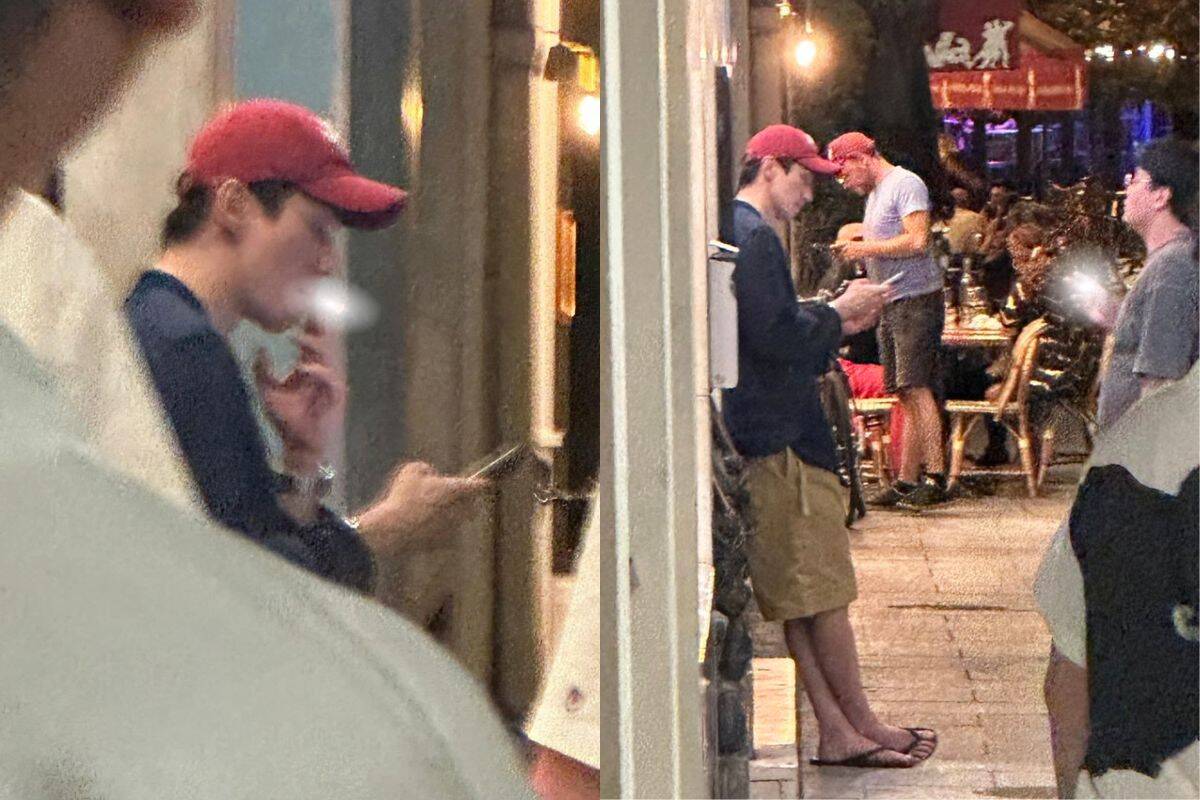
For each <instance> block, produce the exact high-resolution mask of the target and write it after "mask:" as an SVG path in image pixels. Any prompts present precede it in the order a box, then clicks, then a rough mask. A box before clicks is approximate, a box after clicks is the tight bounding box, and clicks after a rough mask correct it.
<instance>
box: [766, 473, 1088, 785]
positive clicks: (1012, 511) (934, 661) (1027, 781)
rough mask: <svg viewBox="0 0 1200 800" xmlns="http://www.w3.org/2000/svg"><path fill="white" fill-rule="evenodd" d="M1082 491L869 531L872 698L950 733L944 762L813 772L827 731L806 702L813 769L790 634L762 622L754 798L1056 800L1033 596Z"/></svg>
mask: <svg viewBox="0 0 1200 800" xmlns="http://www.w3.org/2000/svg"><path fill="white" fill-rule="evenodd" d="M1052 477H1053V476H1052ZM1075 484H1076V480H1075V477H1074V475H1073V474H1071V473H1064V472H1062V471H1059V472H1058V473H1057V479H1056V480H1055V481H1054V482H1052V483H1051V485H1050V486H1049V487H1048V489H1049V491H1048V493H1047V496H1045V497H1040V498H1036V499H1030V498H1027V497H1024V496H1023V493H1022V492H1021V491H1020V487H1019V486H1015V485H1005V486H1003V487H1002V489H1001V491H1000V492H999V493H998V494H996V495H994V496H986V497H977V498H970V499H965V500H959V501H956V502H955V503H952V504H949V505H948V506H946V507H944V508H939V509H937V510H934V511H929V512H924V513H921V514H903V513H887V512H872V513H871V514H869V515H868V516H867V518H865V519H863V520H861V521H859V522H858V523H857V524H856V530H854V531H852V532H851V547H852V551H853V553H854V558H855V566H856V570H857V574H858V579H859V599H858V600H857V601H856V602H855V603H854V604H853V605H852V606H851V615H850V616H851V623H852V624H853V626H854V628H855V633H856V637H857V639H858V642H859V648H860V664H861V669H862V675H863V684H864V686H865V687H866V690H867V693H868V696H869V697H870V698H871V700H872V706H873V707H874V708H875V710H876V712H877V713H878V714H879V716H880V717H881V718H882V719H884V720H885V721H887V722H892V723H895V724H905V725H927V726H932V727H935V728H937V729H938V734H939V746H938V751H937V753H936V754H935V755H934V757H933V758H932V759H931V760H930V761H929V762H928V763H926V764H922V765H921V766H919V767H916V768H914V769H907V770H902V769H892V770H855V769H840V768H828V767H826V768H817V767H813V766H812V765H810V764H808V763H807V758H808V757H809V756H810V755H812V753H813V751H815V748H816V735H815V728H816V724H815V721H814V719H813V717H812V710H811V708H809V705H808V702H807V700H804V701H803V702H802V707H801V726H802V733H803V734H804V735H803V736H802V741H801V749H802V751H803V755H804V757H805V759H804V761H803V763H801V760H800V759H799V758H798V756H797V753H796V748H795V728H796V717H795V712H794V711H793V708H792V704H793V691H794V689H793V687H794V681H795V675H794V669H793V668H792V665H791V661H790V659H788V658H787V649H786V647H785V646H784V644H783V637H782V633H781V626H780V625H778V624H768V623H763V622H762V621H761V620H758V621H757V622H756V623H755V624H754V640H755V655H756V659H755V663H754V670H755V731H754V734H755V735H754V740H755V747H756V758H755V760H754V761H753V762H752V766H751V779H752V781H753V784H752V785H753V791H754V792H755V794H754V796H755V797H770V798H776V797H780V798H783V797H797V796H798V794H797V787H798V785H799V784H798V782H797V780H796V779H797V776H800V777H802V779H803V785H804V795H803V796H804V797H826V798H841V797H848V798H856V800H868V799H871V800H874V798H992V797H1000V798H1040V797H1053V796H1054V774H1053V768H1052V765H1051V759H1050V746H1049V728H1048V723H1047V721H1046V712H1045V706H1044V703H1043V701H1042V680H1043V677H1044V675H1045V664H1046V660H1045V659H1046V654H1047V652H1048V650H1049V635H1048V633H1047V631H1046V630H1045V626H1044V624H1043V623H1042V620H1041V617H1040V616H1039V615H1038V614H1037V613H1036V608H1035V605H1034V602H1033V597H1032V586H1033V579H1034V576H1035V574H1036V570H1037V566H1038V563H1039V562H1040V560H1041V556H1042V553H1043V552H1044V550H1045V547H1046V544H1047V543H1048V542H1049V539H1050V537H1051V536H1052V535H1053V533H1054V530H1055V529H1056V528H1057V526H1058V523H1059V522H1060V521H1061V519H1062V518H1063V516H1064V515H1065V513H1066V510H1067V508H1068V506H1069V501H1070V497H1071V495H1072V493H1073V491H1074V486H1075Z"/></svg>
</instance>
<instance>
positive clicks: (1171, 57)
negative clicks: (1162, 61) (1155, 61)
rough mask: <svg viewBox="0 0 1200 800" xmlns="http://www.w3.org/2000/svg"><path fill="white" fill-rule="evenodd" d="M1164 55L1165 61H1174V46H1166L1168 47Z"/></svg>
mask: <svg viewBox="0 0 1200 800" xmlns="http://www.w3.org/2000/svg"><path fill="white" fill-rule="evenodd" d="M1165 55H1166V57H1167V61H1174V60H1175V48H1174V47H1168V48H1167V50H1166V53H1165Z"/></svg>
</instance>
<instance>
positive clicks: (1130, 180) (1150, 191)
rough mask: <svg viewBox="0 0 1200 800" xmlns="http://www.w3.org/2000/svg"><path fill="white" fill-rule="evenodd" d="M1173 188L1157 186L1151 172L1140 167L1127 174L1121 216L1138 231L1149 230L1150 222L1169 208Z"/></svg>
mask: <svg viewBox="0 0 1200 800" xmlns="http://www.w3.org/2000/svg"><path fill="white" fill-rule="evenodd" d="M1170 202H1171V190H1170V189H1167V188H1165V187H1162V186H1155V185H1154V183H1153V181H1152V180H1151V178H1150V174H1149V173H1148V172H1146V171H1145V170H1144V169H1141V168H1140V167H1139V168H1138V169H1137V170H1136V171H1135V172H1134V173H1133V174H1132V175H1126V176H1125V210H1124V211H1123V212H1122V214H1121V218H1122V219H1123V220H1125V223H1126V224H1127V225H1129V227H1131V228H1133V229H1134V230H1135V231H1137V232H1138V233H1144V232H1145V231H1147V230H1149V228H1150V223H1151V222H1153V220H1154V218H1155V217H1156V216H1158V214H1159V213H1161V212H1162V211H1163V209H1166V208H1169V207H1170Z"/></svg>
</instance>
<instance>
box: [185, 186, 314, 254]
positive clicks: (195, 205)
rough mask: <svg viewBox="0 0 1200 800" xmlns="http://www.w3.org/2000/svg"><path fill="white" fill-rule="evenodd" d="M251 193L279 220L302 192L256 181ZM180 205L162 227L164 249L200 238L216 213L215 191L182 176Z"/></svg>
mask: <svg viewBox="0 0 1200 800" xmlns="http://www.w3.org/2000/svg"><path fill="white" fill-rule="evenodd" d="M247 188H248V189H249V190H250V193H251V194H253V195H254V197H255V198H256V199H257V200H258V202H259V203H260V204H261V205H262V207H263V209H264V210H265V211H266V212H267V216H269V217H271V218H275V217H277V216H279V212H280V211H281V210H282V209H283V204H284V202H285V201H286V200H287V199H288V198H289V197H291V196H292V195H293V194H295V193H296V192H298V191H300V190H299V189H298V188H297V187H296V185H295V184H294V183H289V182H288V181H253V182H251V183H249V184H247ZM176 193H177V194H178V196H179V204H178V205H176V206H175V208H174V209H172V211H171V213H170V214H167V218H166V220H165V221H164V222H163V228H162V246H163V247H171V246H172V245H177V244H183V243H184V242H186V241H188V240H189V239H191V238H192V237H193V236H195V235H196V233H197V231H199V230H200V228H201V227H202V226H203V225H204V223H205V222H207V221H208V215H209V213H210V212H211V211H212V196H213V192H212V189H210V188H209V187H207V186H205V185H203V184H200V183H194V182H193V181H192V179H191V177H190V176H188V175H187V174H184V175H182V176H180V178H179V182H178V184H177V185H176Z"/></svg>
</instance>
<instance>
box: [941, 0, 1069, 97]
mask: <svg viewBox="0 0 1200 800" xmlns="http://www.w3.org/2000/svg"><path fill="white" fill-rule="evenodd" d="M1018 32H1019V37H1020V38H1019V41H1018V47H1019V50H1020V56H1019V61H1018V62H1017V63H1019V64H1020V67H1019V68H1018V69H994V70H973V71H956V72H930V73H929V92H930V94H931V95H932V96H933V105H934V107H935V108H960V109H985V110H990V111H1079V110H1080V109H1082V108H1083V106H1084V103H1086V102H1087V62H1086V61H1084V58H1083V49H1082V48H1081V47H1079V46H1078V45H1076V44H1075V43H1074V42H1073V41H1071V40H1070V39H1068V38H1067V37H1066V36H1064V35H1063V34H1061V33H1059V32H1058V31H1056V30H1054V29H1053V28H1051V27H1050V26H1049V25H1046V24H1045V23H1044V22H1042V21H1041V20H1039V19H1038V18H1037V17H1035V16H1033V15H1032V14H1030V13H1029V12H1024V13H1022V14H1021V21H1020V25H1019V26H1018Z"/></svg>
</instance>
